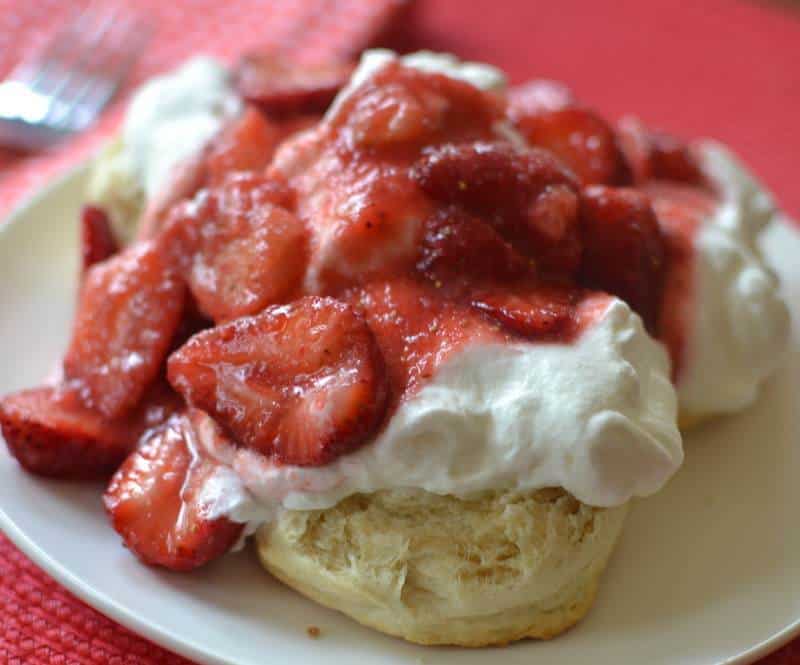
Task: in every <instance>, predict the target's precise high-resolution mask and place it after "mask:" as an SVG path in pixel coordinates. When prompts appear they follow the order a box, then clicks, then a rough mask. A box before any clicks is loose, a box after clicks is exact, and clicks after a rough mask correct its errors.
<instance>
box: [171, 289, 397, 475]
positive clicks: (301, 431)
mask: <svg viewBox="0 0 800 665" xmlns="http://www.w3.org/2000/svg"><path fill="white" fill-rule="evenodd" d="M168 376H169V380H170V382H171V383H172V385H173V386H174V387H175V389H176V390H178V392H180V393H181V394H182V395H183V396H184V397H185V398H186V400H187V401H188V402H189V403H190V404H191V405H193V406H196V407H198V408H201V409H204V410H205V411H208V412H209V413H210V414H211V415H212V416H214V418H215V419H216V420H217V421H218V422H219V423H220V424H222V425H223V426H224V427H225V428H227V430H228V431H229V432H230V433H231V434H232V435H233V437H234V438H235V439H236V440H237V441H239V442H240V443H241V444H243V445H246V446H248V447H251V448H254V449H256V450H258V451H261V452H262V453H263V454H265V455H267V456H269V457H271V458H272V459H274V460H276V461H278V462H282V463H285V464H296V465H301V466H314V465H321V464H325V463H327V462H329V461H331V460H332V459H334V458H336V457H338V456H339V455H342V454H344V453H347V452H350V451H352V450H355V449H356V448H358V447H359V446H360V445H362V444H363V443H364V442H365V440H366V439H367V437H369V436H370V435H371V434H372V433H373V431H374V430H375V428H376V427H377V426H378V425H379V424H380V422H381V420H382V419H383V415H384V413H385V410H386V398H387V392H388V390H387V383H386V376H385V370H384V364H383V358H382V356H381V353H380V350H379V349H378V346H377V344H376V342H375V338H374V337H373V335H372V332H371V331H370V329H369V328H368V327H367V324H366V323H365V322H364V320H363V318H362V317H361V316H360V315H359V314H358V313H357V312H356V311H355V310H354V309H352V308H351V307H350V306H349V305H346V304H344V303H342V302H339V301H337V300H334V299H332V298H318V297H305V298H302V299H300V300H297V301H295V302H293V303H291V304H289V305H285V306H280V307H278V306H272V307H268V308H267V309H265V310H264V311H263V312H262V313H261V314H259V315H258V316H253V317H248V318H241V319H237V320H235V321H231V322H230V323H227V324H225V325H222V326H218V327H216V328H213V329H212V330H207V331H204V332H202V333H200V334H198V335H195V336H194V337H193V338H192V339H190V340H189V341H188V342H187V343H186V344H185V345H184V346H183V347H182V348H180V349H178V351H176V352H175V353H173V354H172V356H170V358H169V362H168Z"/></svg>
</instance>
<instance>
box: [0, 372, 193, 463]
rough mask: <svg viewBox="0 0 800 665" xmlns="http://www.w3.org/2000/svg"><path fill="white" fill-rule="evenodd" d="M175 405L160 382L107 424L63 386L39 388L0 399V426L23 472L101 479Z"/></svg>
mask: <svg viewBox="0 0 800 665" xmlns="http://www.w3.org/2000/svg"><path fill="white" fill-rule="evenodd" d="M179 404H180V400H179V398H178V396H177V395H175V393H174V392H172V390H170V388H169V386H167V385H166V384H165V383H164V382H156V384H155V385H154V386H153V387H152V388H151V389H149V390H148V393H147V395H146V396H145V398H144V399H143V401H142V403H141V404H140V405H139V406H138V407H137V409H136V410H135V411H134V413H132V414H131V415H130V416H127V417H126V418H124V419H122V420H116V421H109V420H106V419H105V418H103V417H102V416H100V415H98V414H97V413H95V412H94V411H92V410H90V409H87V408H86V407H85V406H84V405H83V404H82V403H81V400H80V399H79V397H78V394H77V392H76V391H75V390H71V389H70V388H69V386H44V387H41V388H32V389H29V390H23V391H20V392H17V393H13V394H11V395H7V396H6V397H4V398H3V399H2V400H0V427H2V431H3V437H4V438H5V440H6V444H7V445H8V448H9V450H10V451H11V454H12V455H14V457H16V458H17V460H19V463H20V464H21V465H22V466H23V467H24V468H25V469H27V470H28V471H30V472H32V473H35V474H38V475H41V476H50V477H54V478H69V479H94V478H107V477H108V476H109V475H111V474H112V473H113V472H114V470H115V469H116V468H117V467H118V466H119V465H120V463H121V462H122V461H123V460H124V459H125V457H126V456H127V455H128V453H129V452H130V451H131V450H132V449H133V447H134V446H135V444H136V441H137V439H138V438H139V436H140V435H141V433H142V432H144V431H145V430H147V429H149V428H151V427H155V426H156V425H158V424H159V423H161V422H163V421H164V420H165V419H166V418H167V417H168V416H169V415H170V414H171V413H172V412H174V411H175V410H176V409H177V408H178V406H179Z"/></svg>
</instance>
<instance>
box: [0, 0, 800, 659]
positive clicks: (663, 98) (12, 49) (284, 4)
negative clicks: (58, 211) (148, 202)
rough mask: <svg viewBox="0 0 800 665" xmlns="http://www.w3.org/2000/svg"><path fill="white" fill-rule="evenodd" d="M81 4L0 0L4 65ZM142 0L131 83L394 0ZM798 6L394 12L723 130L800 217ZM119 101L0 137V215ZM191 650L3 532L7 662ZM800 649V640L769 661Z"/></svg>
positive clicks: (712, 0)
mask: <svg viewBox="0 0 800 665" xmlns="http://www.w3.org/2000/svg"><path fill="white" fill-rule="evenodd" d="M76 4H80V3H77V2H73V1H65V0H37V2H25V3H20V2H18V1H15V0H0V75H2V74H3V73H4V72H5V71H7V70H8V69H9V68H10V67H11V66H12V64H13V63H14V62H15V61H16V60H17V59H19V58H20V57H22V56H24V54H25V53H26V52H29V51H30V50H32V49H34V48H35V47H36V46H37V45H38V44H40V43H41V40H42V39H43V38H44V36H45V34H46V33H47V32H48V31H49V30H50V29H51V28H52V26H54V25H57V24H58V23H59V22H61V21H63V19H64V18H65V17H66V16H67V15H68V14H69V13H70V11H72V10H73V9H74V6H75V5H76ZM136 6H137V7H140V8H142V10H143V11H145V12H146V13H147V14H148V15H149V16H151V17H152V18H153V19H154V22H155V24H156V27H157V34H156V37H155V39H154V41H153V43H152V45H151V48H149V49H148V52H147V53H146V55H145V56H144V58H143V60H142V61H141V63H140V64H139V66H138V68H137V72H136V75H135V78H134V80H133V81H132V82H131V86H132V85H134V84H135V83H136V82H137V81H141V80H142V79H143V78H145V77H147V76H150V75H152V74H153V73H155V72H157V71H160V70H162V69H164V68H165V67H168V66H169V65H170V64H174V63H176V62H177V61H179V60H180V59H182V58H183V57H185V56H188V55H189V54H190V53H192V52H193V51H195V50H196V49H197V45H198V44H202V45H203V49H204V50H205V51H208V52H212V53H215V54H217V55H220V56H222V57H227V58H230V57H234V56H235V55H236V54H237V53H238V52H239V51H240V50H242V49H244V48H247V47H250V46H255V45H259V46H264V45H272V46H274V47H276V48H283V49H287V50H290V51H292V52H293V53H295V54H296V55H298V56H299V57H303V58H309V59H313V58H315V57H323V56H325V55H330V54H332V53H344V52H349V51H352V50H353V49H355V48H358V47H359V46H362V45H364V44H366V43H367V42H368V41H370V39H371V38H372V37H373V36H374V35H375V34H376V33H377V32H378V31H379V30H382V29H384V28H386V27H392V26H387V17H388V16H390V14H391V12H392V11H393V9H394V8H396V2H393V1H391V0H239V1H238V2H236V3H224V2H219V1H218V0H173V1H172V2H162V1H161V0H139V1H138V2H137V3H136ZM796 15H797V16H794V15H793V14H792V13H791V10H790V9H783V10H781V9H768V8H766V7H764V6H762V7H759V6H756V5H755V4H747V3H744V2H735V1H734V0H703V2H697V3H688V2H686V3H676V2H674V0H648V2H641V0H591V1H588V0H583V1H582V0H559V2H552V3H546V2H543V1H537V0H504V1H503V2H497V0H420V1H419V2H418V6H417V11H416V13H415V15H414V16H413V17H412V18H411V19H408V20H403V21H395V22H394V23H395V25H394V27H395V28H397V27H400V28H405V30H403V32H404V34H406V35H407V36H408V37H407V39H406V42H405V44H406V46H407V47H408V48H412V47H414V48H416V47H427V48H435V49H443V50H452V51H456V52H458V53H460V54H462V55H464V56H466V57H471V58H475V59H482V60H487V61H490V62H494V63H496V64H497V65H499V66H501V67H503V68H504V69H506V70H507V71H509V72H510V73H511V75H512V78H513V79H515V80H522V79H523V78H526V77H530V76H546V77H552V78H560V79H563V80H566V81H569V82H570V83H571V84H572V85H573V86H574V88H575V90H576V92H577V93H578V94H579V95H580V96H581V97H583V98H584V99H586V100H587V101H588V102H590V103H592V104H595V105H597V106H598V107H599V108H600V109H601V110H603V111H604V112H607V113H610V114H611V115H618V114H620V113H623V112H626V111H636V112H637V113H639V114H640V115H641V116H642V117H643V118H646V119H647V120H648V121H652V122H653V123H654V124H656V125H658V126H661V127H663V128H664V129H668V130H671V131H674V132H676V133H679V134H683V135H686V136H694V135H709V134H710V135H713V136H715V137H717V138H720V139H722V140H724V141H726V142H728V143H729V144H731V145H732V146H733V147H734V149H736V150H737V151H738V152H739V153H740V154H742V156H743V157H744V158H745V159H746V160H747V161H748V162H750V163H752V164H753V165H754V167H755V170H756V171H757V172H758V173H760V174H762V175H763V177H764V179H765V181H766V182H767V184H768V185H769V186H770V187H771V188H772V189H773V190H774V191H775V193H776V194H777V197H778V199H779V201H781V203H782V204H783V205H784V207H785V208H786V209H787V210H788V211H789V212H790V213H792V214H794V215H795V217H800V188H798V187H797V186H796V180H797V172H798V167H797V164H798V158H797V155H800V132H798V131H797V128H796V125H797V118H798V116H800V79H798V73H797V72H798V70H797V63H798V62H800V4H798V9H797V11H796ZM254 17H258V19H259V20H254ZM398 22H399V23H401V25H399V26H398V25H397V23H398ZM301 37H302V39H301ZM131 86H128V89H130V87H131ZM123 105H124V95H123V97H122V98H121V99H120V101H119V102H118V103H117V104H116V105H115V108H113V109H111V110H110V111H109V112H108V113H107V114H106V115H105V116H104V117H103V120H102V122H101V123H100V125H99V126H98V127H97V128H96V129H95V130H94V131H93V132H90V133H89V134H87V135H85V136H82V137H80V138H78V139H77V140H75V141H73V142H71V143H70V144H67V145H64V146H62V147H60V148H59V149H58V150H56V151H55V152H54V153H53V154H50V155H47V156H36V157H33V158H22V157H20V156H19V155H14V154H10V153H3V152H0V217H2V216H3V214H4V213H5V212H6V211H7V210H8V209H9V207H10V206H12V205H13V204H14V203H15V202H17V201H18V200H19V198H20V197H21V196H23V195H24V194H26V193H28V192H30V191H31V190H32V189H35V188H36V187H38V186H40V185H41V184H42V183H44V182H45V181H47V180H48V179H49V178H51V177H52V176H53V174H54V173H56V172H57V171H59V170H60V169H63V168H64V167H65V166H67V165H69V164H71V163H74V162H75V161H76V160H79V159H80V158H82V157H83V156H85V155H87V154H88V153H89V152H90V151H91V150H92V149H93V148H94V147H96V146H97V144H98V141H100V140H101V139H102V137H103V136H105V135H106V134H107V132H108V131H109V130H110V129H111V128H113V127H114V126H115V123H116V122H118V119H119V113H120V109H121V107H122V106H123ZM187 662H188V661H186V660H184V659H182V658H179V657H178V656H175V655H172V654H170V653H168V652H166V651H164V650H162V649H159V648H158V647H155V646H153V645H151V644H149V643H148V642H146V641H145V640H142V639H140V638H138V637H137V636H135V635H133V634H131V633H130V632H129V631H127V630H126V629H124V628H122V627H120V626H118V625H116V624H115V623H113V622H112V621H110V620H109V619H107V618H105V617H103V616H102V615H100V614H98V613H97V612H95V611H94V610H92V609H91V608H89V607H87V606H86V605H84V604H83V603H82V602H81V601H79V600H77V599H76V598H75V597H73V596H72V595H71V594H70V593H69V592H67V591H65V590H64V589H63V588H61V587H60V586H59V585H57V584H56V583H55V582H54V581H53V580H51V579H50V578H49V577H48V576H47V575H46V574H44V573H43V572H41V571H40V570H39V569H38V568H36V566H34V564H33V563H31V562H30V561H29V560H28V559H27V558H26V557H25V556H24V555H22V554H21V553H20V552H19V551H18V550H17V549H16V548H15V547H14V546H13V545H12V544H11V543H10V542H9V541H8V540H7V539H6V538H5V537H4V536H2V535H0V665H5V664H9V665H23V664H24V665H55V664H58V665H73V664H75V665H88V664H99V663H113V664H126V665H127V664H131V665H162V664H169V665H173V664H178V663H181V664H183V663H187ZM798 663H800V640H797V641H795V642H794V643H792V644H789V645H788V646H786V647H784V648H783V649H781V650H779V651H778V652H777V653H774V654H772V655H771V656H769V657H768V658H766V659H764V660H763V661H761V663H760V665H790V664H798Z"/></svg>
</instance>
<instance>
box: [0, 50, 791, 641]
mask: <svg viewBox="0 0 800 665" xmlns="http://www.w3.org/2000/svg"><path fill="white" fill-rule="evenodd" d="M90 199H91V200H92V204H93V205H92V206H89V207H87V208H86V209H85V210H84V214H83V219H82V231H83V234H84V235H83V239H84V248H85V249H84V273H83V275H82V279H81V286H80V293H79V305H78V311H77V315H76V322H75V326H74V329H73V334H72V339H71V342H70V344H69V347H68V349H67V352H66V354H65V357H64V361H63V371H62V373H61V375H60V376H59V378H58V380H57V381H54V382H51V383H50V384H48V385H46V386H44V387H40V388H35V389H31V390H27V391H22V392H20V393H16V394H13V395H9V396H7V397H5V398H4V399H3V400H2V402H0V424H2V429H3V434H4V437H5V439H6V441H7V443H8V446H9V449H10V450H11V452H12V453H13V454H14V455H15V456H16V457H17V459H18V460H19V461H20V463H21V464H22V466H23V467H25V468H26V469H28V470H30V471H32V472H34V473H39V474H43V475H48V476H55V477H66V478H91V477H104V478H108V477H109V476H110V482H109V485H108V488H107V490H106V492H105V495H104V503H105V507H106V510H107V512H108V515H109V518H110V521H111V523H112V525H113V527H114V529H115V530H116V531H117V532H118V533H119V535H120V537H121V538H122V540H123V542H124V543H125V545H126V546H127V547H128V548H129V549H130V550H131V551H132V552H133V553H134V554H135V555H136V556H138V557H139V558H140V559H141V560H142V561H143V562H144V563H146V564H150V565H156V566H162V567H166V568H169V569H172V570H179V571H188V570H191V569H194V568H196V567H198V566H201V565H204V564H206V563H208V562H209V561H211V560H214V559H216V558H218V557H220V556H221V555H223V554H224V553H225V552H227V551H228V550H230V549H231V548H234V547H237V546H240V545H241V544H242V543H243V542H244V541H245V540H247V539H248V538H250V537H251V536H252V537H253V538H252V539H253V540H254V541H255V546H256V547H257V549H258V554H259V557H260V559H261V561H262V562H263V564H264V566H265V567H266V568H267V569H268V570H269V571H270V572H271V573H272V574H273V575H275V576H276V577H278V578H279V579H281V580H283V581H284V582H285V583H286V584H288V585H290V586H292V587H294V588H296V589H297V590H299V591H300V592H301V593H303V594H305V595H307V596H309V597H310V598H313V599H314V600H316V601H318V602H320V603H322V604H324V605H326V606H329V607H332V608H335V609H337V610H340V611H342V612H344V613H345V614H347V615H349V616H351V617H353V618H354V619H356V620H357V621H359V622H361V623H363V624H365V625H368V626H371V627H374V628H376V629H378V630H381V631H384V632H386V633H389V634H392V635H397V636H400V637H403V638H405V639H407V640H410V641H413V642H418V643H422V644H457V645H464V646H483V645H490V644H506V643H508V642H511V641H514V640H517V639H521V638H525V637H537V638H549V637H553V636H555V635H557V634H559V633H560V632H562V631H564V630H566V629H567V628H569V627H570V626H572V625H574V624H575V623H576V622H577V621H578V620H579V619H580V618H581V617H582V616H583V615H584V614H585V613H586V612H587V611H588V609H589V607H590V606H591V604H592V601H593V598H594V596H595V593H596V590H597V587H598V584H599V580H600V577H601V575H602V572H603V570H604V568H605V566H606V563H607V561H608V559H609V557H610V555H611V553H612V551H613V549H614V546H615V543H616V541H617V538H618V536H619V534H620V532H621V529H622V526H623V523H624V519H625V515H626V512H627V509H628V505H629V503H630V501H631V500H632V499H633V498H635V497H646V496H648V495H651V494H653V493H655V492H657V491H659V490H660V489H661V488H662V487H663V486H664V485H665V483H666V482H667V481H668V480H669V478H670V477H671V476H672V474H674V473H675V471H676V470H677V469H678V468H679V466H680V464H681V463H682V460H683V450H682V442H681V435H680V431H679V429H678V411H679V407H680V411H681V415H682V416H684V417H687V418H692V419H697V418H705V417H708V416H711V415H714V414H719V413H724V412H731V411H735V410H738V409H741V408H743V407H744V406H746V405H747V404H749V403H751V402H752V401H753V400H754V399H755V396H756V394H757V391H758V387H759V385H760V384H761V383H762V382H763V380H764V379H765V378H766V377H767V376H768V375H769V374H770V373H771V371H772V370H773V369H774V368H775V367H776V365H777V363H778V362H779V358H780V352H781V349H782V347H783V345H784V343H785V339H786V334H787V325H788V321H787V318H788V317H787V314H786V309H785V306H784V305H783V303H782V302H781V300H780V298H779V296H778V295H777V284H776V280H775V277H774V276H773V274H772V273H771V271H770V270H769V269H768V268H767V267H766V266H765V264H764V260H763V258H762V256H761V255H760V253H759V251H758V249H757V237H758V233H759V231H760V230H761V228H762V227H763V226H764V224H765V223H767V222H768V221H769V219H770V217H771V216H772V214H773V208H772V204H771V202H770V199H769V197H768V195H766V194H765V193H764V192H763V190H762V189H761V188H760V187H759V186H758V185H757V184H756V183H755V181H754V180H753V179H752V178H751V177H750V176H749V175H748V174H747V173H746V171H745V170H744V168H743V167H742V166H741V165H740V164H739V163H738V162H737V161H736V160H735V159H734V158H733V157H732V156H731V155H730V153H728V152H727V151H726V150H725V149H724V148H722V147H721V146H717V145H715V144H709V143H702V144H697V145H692V146H690V147H687V146H686V145H685V144H683V143H680V142H679V141H677V140H675V139H674V138H672V137H669V136H666V135H663V134H660V133H657V132H653V131H650V130H648V129H647V128H646V127H644V126H643V125H642V124H641V123H639V122H638V121H636V120H632V119H626V120H624V121H622V122H620V123H619V124H618V125H617V126H612V125H610V124H609V123H607V122H606V121H605V120H604V119H602V118H601V117H600V116H599V115H597V114H596V113H595V112H593V111H592V110H590V109H588V108H586V107H585V106H584V105H582V104H580V103H579V102H577V101H576V100H575V99H574V98H573V97H572V95H571V93H570V92H569V91H568V90H567V89H566V88H564V87H563V86H561V85H559V84H554V83H552V82H545V81H537V82H533V83H531V84H528V85H526V86H523V87H520V88H516V89H512V90H510V91H509V90H508V89H507V87H506V85H505V81H504V78H503V75H502V74H501V73H500V72H499V71H498V70H496V69H495V68H493V67H490V66H488V65H481V64H476V63H465V62H460V61H458V60H457V59H455V58H453V57H452V56H446V55H439V54H432V53H417V54H412V55H408V56H403V57H399V56H397V55H395V54H393V53H391V52H388V51H371V52H367V53H366V54H365V55H364V56H363V58H362V60H361V63H360V64H359V65H358V67H357V68H355V70H353V68H352V67H351V66H350V65H348V64H346V63H344V64H343V63H333V64H326V65H324V66H322V65H320V66H317V67H313V68H305V69H298V68H297V67H294V66H292V65H291V64H289V63H285V62H281V61H277V60H275V59H274V58H266V57H263V56H259V57H256V56H253V57H249V58H246V59H244V60H243V61H242V63H240V65H239V67H238V68H237V70H236V71H235V73H234V74H229V73H228V71H227V70H226V69H225V68H224V67H223V66H221V65H220V64H218V63H216V62H214V61H212V60H208V59H197V60H194V61H191V62H190V63H188V64H187V65H185V66H184V67H183V68H181V69H179V70H178V71H176V72H174V73H172V74H170V75H167V76H165V77H161V78H159V79H156V80H154V81H151V82H150V83H148V84H147V85H146V86H145V87H144V89H143V90H141V91H140V92H139V94H138V95H137V96H136V98H135V99H134V100H133V102H132V104H131V107H130V110H129V113H128V116H127V118H126V122H125V125H124V127H123V131H122V134H121V137H120V138H119V139H118V140H117V141H116V142H115V143H114V144H113V145H112V146H111V147H109V148H108V149H107V151H106V153H105V154H104V155H103V156H102V157H101V159H100V160H99V161H98V163H97V165H96V166H95V168H94V173H93V176H92V182H91V186H90Z"/></svg>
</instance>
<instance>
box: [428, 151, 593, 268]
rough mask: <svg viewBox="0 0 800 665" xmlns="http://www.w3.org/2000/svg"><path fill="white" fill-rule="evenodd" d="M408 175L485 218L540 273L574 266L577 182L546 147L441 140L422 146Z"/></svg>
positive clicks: (577, 256)
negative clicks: (428, 147) (432, 146)
mask: <svg viewBox="0 0 800 665" xmlns="http://www.w3.org/2000/svg"><path fill="white" fill-rule="evenodd" d="M413 174H414V177H415V178H416V179H417V181H418V182H419V183H420V185H421V186H422V188H423V189H424V190H425V191H426V192H427V193H428V194H429V195H430V196H431V197H433V198H434V199H436V200H438V201H441V202H445V203H452V204H459V205H461V206H462V207H464V208H465V209H466V210H468V211H470V212H471V213H473V214H474V215H477V216H479V217H481V218H483V219H486V220H488V221H490V222H491V223H492V225H493V226H494V227H495V228H496V230H497V231H498V232H499V233H500V234H501V235H502V236H503V237H504V238H505V239H506V240H507V241H508V242H509V243H511V245H512V246H513V247H514V248H515V249H516V250H518V251H519V252H521V253H523V254H524V255H526V256H527V257H529V258H532V259H534V260H535V261H536V263H537V266H538V268H539V269H540V271H541V272H543V273H560V274H564V275H571V274H572V273H573V272H574V271H575V269H576V266H577V264H578V262H579V260H580V246H581V243H580V236H579V233H578V229H577V207H578V205H577V195H576V193H575V189H576V188H577V182H576V181H575V179H574V176H573V175H572V174H571V173H570V172H569V171H568V170H567V169H565V168H564V167H563V166H562V165H561V164H560V163H559V162H558V160H557V159H556V158H555V157H553V156H552V155H551V154H550V153H548V152H547V151H545V150H540V149H537V148H532V149H528V150H517V149H515V148H514V147H513V146H511V145H510V144H508V143H485V142H476V143H469V144H459V145H444V146H442V147H439V148H435V149H432V150H429V151H427V152H426V154H425V155H424V156H423V158H422V159H421V160H419V161H418V162H417V164H416V165H415V166H414V169H413Z"/></svg>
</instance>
